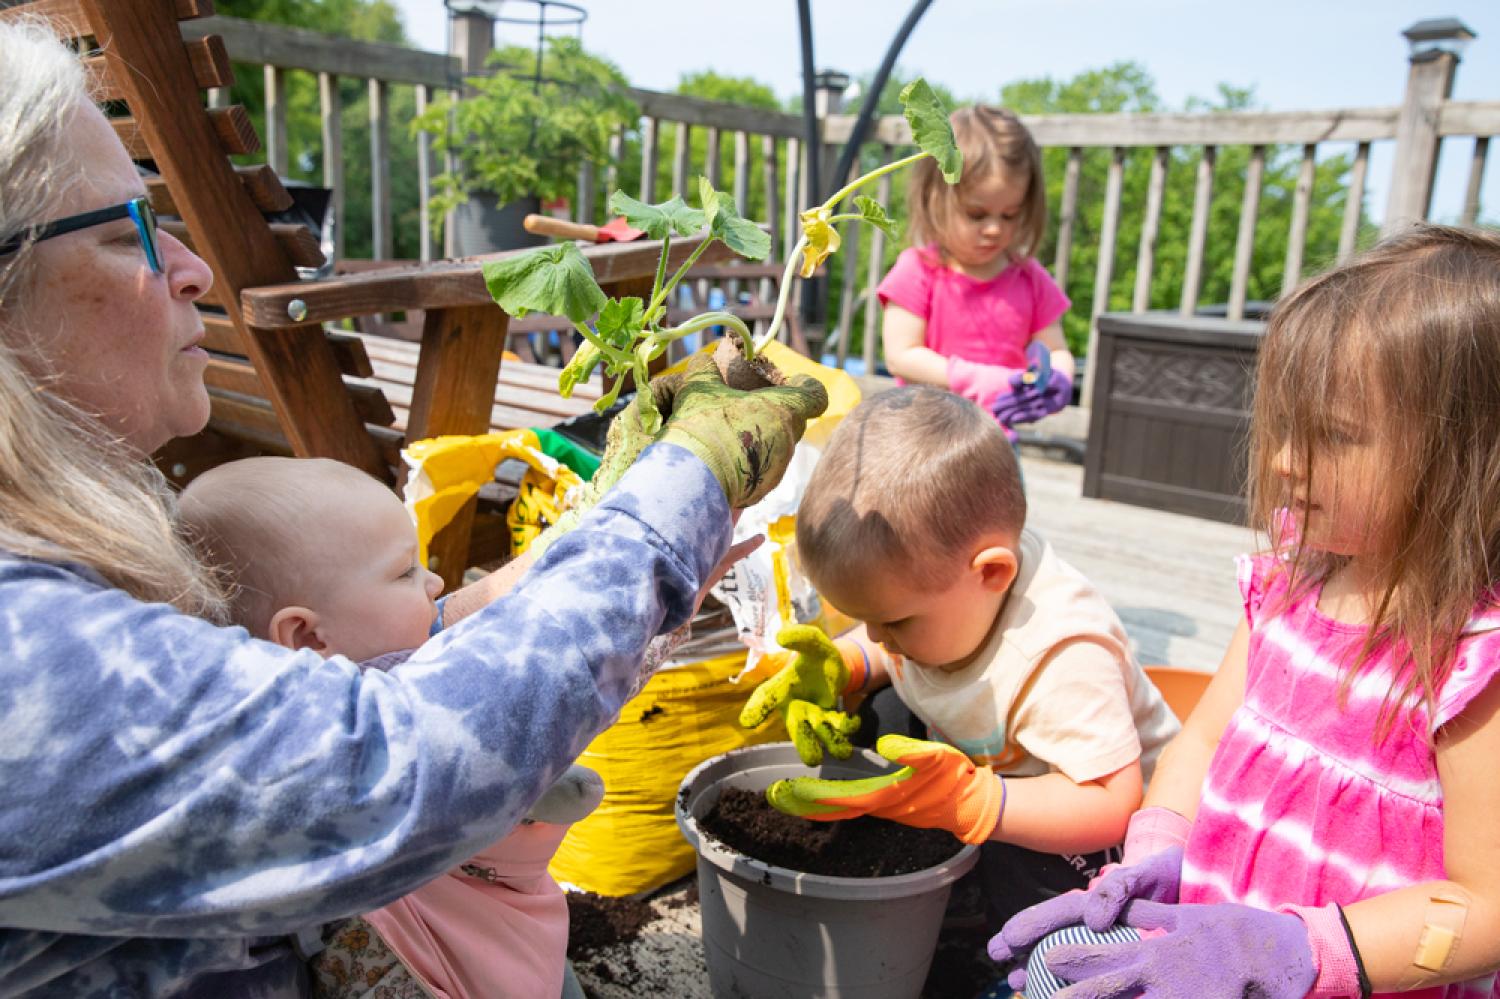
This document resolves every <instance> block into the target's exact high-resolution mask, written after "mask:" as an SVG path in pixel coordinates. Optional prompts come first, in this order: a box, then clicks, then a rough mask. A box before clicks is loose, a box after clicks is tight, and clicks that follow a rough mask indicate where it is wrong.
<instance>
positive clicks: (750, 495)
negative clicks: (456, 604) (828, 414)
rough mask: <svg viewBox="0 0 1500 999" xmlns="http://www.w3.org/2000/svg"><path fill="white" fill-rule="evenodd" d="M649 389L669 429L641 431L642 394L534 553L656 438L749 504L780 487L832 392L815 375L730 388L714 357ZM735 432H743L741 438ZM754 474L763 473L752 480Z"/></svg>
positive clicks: (732, 497) (574, 521)
mask: <svg viewBox="0 0 1500 999" xmlns="http://www.w3.org/2000/svg"><path fill="white" fill-rule="evenodd" d="M647 388H648V389H649V390H650V392H651V395H652V399H653V401H654V402H655V403H656V409H657V412H659V413H662V414H664V415H665V419H666V425H665V427H664V428H663V429H662V430H661V431H660V432H659V433H658V434H657V435H656V436H654V437H653V436H652V435H650V434H648V433H646V431H645V430H644V429H642V427H641V406H640V393H639V392H637V393H636V398H634V399H632V400H631V401H630V404H629V405H628V406H626V407H625V408H624V409H622V410H620V412H619V413H617V414H615V418H614V419H613V420H611V421H610V424H609V435H608V436H607V437H606V438H605V446H604V457H603V458H601V459H600V461H599V468H598V470H597V471H596V472H595V473H594V477H593V478H592V479H590V480H589V481H588V482H587V483H585V484H584V487H583V492H582V494H581V495H579V496H578V497H576V498H574V499H572V500H571V501H570V502H569V504H568V508H567V510H566V511H564V513H563V515H562V516H561V517H559V518H558V520H557V523H555V524H553V525H552V526H551V527H549V528H547V529H546V530H545V531H543V532H542V533H541V534H540V535H538V536H537V538H536V539H535V540H534V541H532V543H531V547H530V549H528V550H529V551H531V552H533V553H534V554H535V555H536V556H538V557H539V556H540V555H541V554H542V552H544V551H546V550H547V548H548V547H550V546H551V545H552V543H553V542H555V541H556V540H557V539H558V538H560V537H562V536H563V535H564V534H566V533H567V532H568V531H571V530H572V529H573V528H574V527H577V526H578V522H579V521H580V520H582V519H583V515H584V514H586V513H588V512H589V511H590V510H592V509H593V508H594V507H595V506H596V505H597V504H598V502H599V500H601V499H602V498H603V497H604V494H605V493H607V492H609V491H610V489H612V488H613V487H614V485H615V483H617V482H619V481H620V479H621V478H623V477H624V475H625V473H626V472H627V471H629V470H630V466H631V465H633V464H635V459H636V458H638V457H640V454H641V452H642V451H644V450H645V449H646V446H647V445H649V444H651V443H652V442H653V441H656V440H666V441H670V442H671V443H674V444H678V445H681V446H682V447H685V448H687V449H688V450H689V451H691V452H693V454H695V455H697V456H698V457H699V458H701V459H702V460H703V461H704V463H705V464H707V465H708V467H709V470H710V471H711V472H713V474H714V477H715V478H716V479H718V480H719V484H720V485H721V486H723V487H724V494H725V496H727V497H728V498H729V505H730V506H731V507H732V508H736V509H738V508H740V507H744V506H749V505H750V503H753V502H754V501H755V500H757V499H759V498H760V497H761V496H764V495H765V494H766V493H768V492H770V491H771V490H772V489H774V488H775V487H776V484H777V483H778V482H780V481H781V476H782V474H783V473H784V472H785V471H786V466H787V462H789V461H790V460H791V457H792V451H793V449H794V448H795V447H796V445H797V441H798V440H799V439H800V438H801V437H802V431H803V430H804V429H806V426H807V421H808V420H809V419H811V418H812V417H814V416H817V415H819V414H820V413H822V412H823V410H825V409H827V408H828V393H827V391H826V390H825V389H824V388H823V386H822V384H821V383H819V382H818V380H817V379H816V378H812V377H810V376H808V375H794V376H793V377H792V378H790V379H789V380H788V384H786V385H784V386H780V387H775V388H768V389H761V390H758V391H756V392H740V391H736V390H735V389H731V388H730V387H729V386H727V385H725V384H724V379H723V377H722V376H721V375H720V374H719V369H718V367H717V366H716V365H715V364H714V363H713V358H712V357H711V356H710V355H708V354H698V355H695V356H694V357H693V358H692V360H690V361H689V362H688V366H687V370H685V371H679V372H676V373H675V374H670V375H661V376H658V377H656V378H653V379H651V381H650V383H649V385H648V386H647ZM674 428H675V429H674ZM735 428H738V429H739V430H740V431H743V433H735ZM710 457H712V459H713V460H710ZM751 470H754V471H755V472H756V473H758V474H757V475H756V476H752V475H751V474H750V472H751ZM752 486H753V487H754V488H753V489H751V488H746V487H752ZM731 487H734V491H731ZM737 496H738V497H739V499H738V500H737V498H736V497H737Z"/></svg>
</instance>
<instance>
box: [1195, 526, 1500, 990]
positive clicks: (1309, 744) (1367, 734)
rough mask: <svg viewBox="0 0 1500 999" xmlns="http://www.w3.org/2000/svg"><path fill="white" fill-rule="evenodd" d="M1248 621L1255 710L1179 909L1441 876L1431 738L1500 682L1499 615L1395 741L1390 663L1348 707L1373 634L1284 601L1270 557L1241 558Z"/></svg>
mask: <svg viewBox="0 0 1500 999" xmlns="http://www.w3.org/2000/svg"><path fill="white" fill-rule="evenodd" d="M1239 570H1240V589H1241V591H1242V592H1243V594H1244V597H1245V613H1246V616H1247V618H1248V621H1249V625H1250V649H1249V659H1248V665H1247V674H1246V684H1245V699H1244V702H1243V703H1242V704H1241V705H1240V707H1239V708H1238V709H1237V710H1236V711H1235V713H1234V715H1233V717H1232V718H1231V719H1230V721H1229V725H1228V727H1227V728H1226V729H1225V730H1224V735H1223V737H1222V738H1221V739H1220V740H1219V746H1218V749H1217V750H1216V751H1215V753H1214V756H1213V761H1212V762H1211V763H1210V764H1209V769H1208V775H1207V778H1206V780H1205V781H1204V785H1203V795H1202V798H1201V800H1200V802H1199V805H1198V815H1197V818H1196V819H1194V821H1193V829H1192V833H1191V834H1190V835H1189V837H1188V841H1187V846H1186V847H1185V849H1184V854H1183V862H1182V889H1181V894H1180V899H1181V901H1183V902H1191V903H1214V902H1239V903H1243V904H1248V905H1253V906H1257V907H1259V908H1263V909H1273V908H1275V907H1276V906H1279V905H1286V904H1292V905H1309V906H1324V905H1327V904H1328V903H1330V902H1336V903H1338V904H1339V905H1349V904H1351V903H1353V902H1358V901H1361V900H1362V899H1366V898H1370V897H1372V896H1374V895H1380V894H1383V893H1385V892H1389V891H1392V890H1394V889H1397V888H1402V887H1404V886H1406V885H1411V884H1416V883H1418V882H1421V881H1427V880H1431V879H1436V878H1442V877H1443V876H1444V870H1445V868H1444V866H1443V789H1442V784H1441V783H1440V781H1439V780H1438V771H1437V760H1436V755H1435V753H1434V750H1433V744H1432V740H1431V738H1430V736H1431V735H1433V734H1434V733H1436V732H1437V730H1438V729H1439V728H1440V727H1441V726H1443V725H1444V724H1446V723H1447V722H1449V721H1451V720H1453V718H1454V717H1456V716H1457V715H1458V714H1459V713H1460V712H1461V711H1463V709H1464V708H1465V707H1467V706H1468V705H1469V702H1470V701H1472V700H1473V699H1474V698H1475V697H1476V696H1478V694H1479V693H1480V692H1481V691H1483V690H1484V689H1485V688H1486V687H1487V686H1489V685H1490V684H1491V683H1492V682H1494V679H1495V676H1496V675H1497V674H1500V607H1496V606H1494V605H1491V604H1485V605H1482V606H1480V607H1478V608H1476V609H1475V612H1474V615H1473V617H1472V618H1471V619H1470V620H1469V623H1468V625H1467V626H1466V627H1465V629H1464V634H1463V636H1462V637H1461V638H1460V640H1459V644H1458V649H1457V653H1456V655H1455V661H1454V664H1453V668H1452V671H1451V672H1450V673H1449V675H1448V677H1447V679H1446V680H1444V682H1443V684H1442V686H1441V688H1440V689H1439V692H1438V697H1437V711H1436V714H1434V715H1431V716H1429V715H1428V713H1427V711H1426V709H1425V708H1422V709H1417V710H1416V711H1415V712H1412V713H1411V714H1409V716H1408V717H1409V718H1410V721H1409V723H1408V722H1405V721H1403V722H1399V723H1398V724H1396V726H1395V727H1394V728H1393V729H1392V730H1391V732H1390V733H1389V734H1388V735H1386V736H1385V737H1383V738H1377V737H1376V733H1377V731H1378V729H1377V720H1378V718H1379V713H1380V706H1381V704H1382V703H1383V701H1384V699H1385V696H1386V693H1387V692H1388V691H1389V690H1390V689H1391V688H1392V686H1393V684H1394V683H1395V682H1396V676H1395V665H1394V661H1393V660H1394V657H1393V656H1392V655H1391V654H1390V653H1389V652H1382V653H1377V654H1376V656H1375V657H1374V659H1373V661H1370V662H1366V663H1365V664H1364V666H1362V667H1361V668H1360V672H1359V675H1358V676H1357V677H1356V678H1355V679H1354V681H1353V683H1352V685H1351V686H1350V688H1349V691H1348V699H1347V701H1346V703H1345V704H1344V705H1343V706H1342V707H1340V704H1339V687H1340V682H1341V679H1342V677H1343V675H1344V671H1345V668H1346V667H1344V666H1343V665H1342V663H1344V662H1346V661H1347V657H1348V656H1349V655H1350V654H1351V653H1352V652H1356V651H1358V649H1359V648H1360V646H1361V644H1362V643H1363V642H1364V638H1365V629H1364V628H1363V627H1362V626H1358V625H1351V624H1345V623H1343V622H1340V621H1336V620H1333V619H1332V618H1329V617H1327V616H1326V615H1324V614H1323V613H1321V612H1320V611H1319V610H1318V608H1317V601H1318V592H1317V591H1316V590H1314V591H1313V592H1310V593H1306V594H1301V595H1299V596H1297V597H1296V599H1294V600H1291V601H1290V602H1288V601H1287V577H1286V573H1285V572H1283V571H1282V569H1281V566H1280V565H1279V564H1278V561H1277V559H1276V558H1275V557H1274V556H1270V555H1259V556H1255V557H1253V558H1252V557H1246V558H1243V559H1242V560H1241V561H1240V566H1239ZM1495 988H1496V986H1495V976H1494V975H1485V976H1484V977H1482V978H1479V979H1476V980H1473V981H1469V982H1460V983H1455V984H1453V985H1447V986H1443V987H1440V988H1430V989H1423V990H1420V991H1414V992H1403V993H1401V995H1402V996H1403V997H1405V999H1412V997H1421V999H1480V997H1484V999H1488V997H1490V996H1491V995H1492V994H1496V993H1495V992H1494V990H1495Z"/></svg>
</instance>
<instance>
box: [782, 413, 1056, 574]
mask: <svg viewBox="0 0 1500 999" xmlns="http://www.w3.org/2000/svg"><path fill="white" fill-rule="evenodd" d="M1025 524H1026V494H1025V492H1024V491H1023V490H1022V488H1021V473H1020V468H1019V466H1018V465H1017V463H1016V455H1015V450H1014V449H1013V448H1012V447H1011V444H1010V441H1009V440H1007V439H1006V436H1005V433H1004V432H1003V431H1002V430H1001V429H1000V427H999V425H998V424H997V423H995V421H994V420H993V419H991V418H990V417H989V416H988V415H986V414H985V412H984V411H983V410H981V409H980V408H979V407H978V406H976V405H974V404H973V403H972V402H969V401H968V400H966V399H963V398H962V397H960V396H957V395H954V394H953V393H951V392H948V391H945V390H943V389H938V388H932V387H929V386H906V387H904V388H898V389H893V390H891V391H887V392H882V393H880V394H879V395H876V396H873V397H871V398H870V399H868V400H866V401H865V402H863V403H861V404H860V405H858V406H856V407H855V408H854V410H853V411H852V412H850V413H849V415H848V416H847V417H845V418H844V422H843V423H842V424H841V425H840V426H839V428H838V430H837V431H835V432H834V434H833V436H832V438H831V439H830V440H829V442H828V448H827V450H826V452H825V453H824V454H823V457H822V458H821V459H820V460H819V462H818V467H817V468H816V469H815V470H814V471H813V475H812V479H811V480H810V481H809V482H808V485H807V491H806V493H805V495H804V496H803V498H802V503H801V505H800V507H799V508H798V511H797V548H798V552H799V553H800V557H801V559H802V561H803V564H804V565H805V566H806V567H807V569H808V572H809V574H810V575H811V576H812V577H813V578H814V579H819V578H821V579H823V580H828V579H830V578H832V577H835V576H837V577H839V578H848V575H847V574H848V573H850V572H863V571H867V570H872V569H876V568H877V567H880V566H886V565H900V566H902V571H903V572H905V573H908V574H910V575H912V576H913V578H914V579H915V580H917V581H919V582H920V583H921V584H923V585H931V586H936V585H946V584H947V583H948V582H949V581H951V579H952V578H953V577H954V576H955V575H957V570H956V567H955V566H954V560H955V559H956V558H967V557H968V556H970V555H972V554H973V553H972V552H970V551H969V550H968V549H969V547H970V546H972V545H973V544H974V542H975V541H976V540H977V539H978V538H980V537H981V536H983V535H985V534H989V533H996V532H999V533H1004V534H1010V535H1018V534H1020V531H1021V528H1022V527H1024V526H1025Z"/></svg>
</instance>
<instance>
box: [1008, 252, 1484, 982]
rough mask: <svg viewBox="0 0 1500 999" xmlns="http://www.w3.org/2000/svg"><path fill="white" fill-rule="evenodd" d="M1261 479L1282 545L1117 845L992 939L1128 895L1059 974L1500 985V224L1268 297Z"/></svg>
mask: <svg viewBox="0 0 1500 999" xmlns="http://www.w3.org/2000/svg"><path fill="white" fill-rule="evenodd" d="M1250 481H1251V496H1252V501H1253V502H1252V507H1253V509H1254V511H1255V513H1256V519H1257V522H1258V523H1259V524H1260V525H1262V526H1264V527H1267V528H1271V530H1270V533H1271V542H1272V544H1271V548H1270V550H1269V551H1268V552H1266V553H1264V554H1261V555H1257V556H1253V557H1247V558H1245V559H1242V560H1241V563H1240V572H1239V579H1240V588H1241V591H1242V592H1243V594H1244V598H1245V620H1244V621H1243V622H1241V624H1240V628H1239V631H1238V632H1237V633H1236V635H1235V637H1234V639H1233V641H1232V642H1231V643H1230V647H1229V651H1228V653H1227V654H1226V655H1225V658H1224V662H1223V664H1222V665H1221V666H1220V668H1219V671H1218V673H1217V675H1216V676H1215V677H1214V679H1213V681H1212V683H1211V684H1210V685H1209V688H1208V691H1207V693H1206V694H1205V695H1204V698H1203V700H1202V702H1201V703H1200V704H1199V706H1198V708H1197V709H1196V710H1195V711H1194V712H1193V714H1192V716H1191V717H1190V718H1189V719H1188V721H1187V723H1186V725H1185V726H1184V728H1183V731H1182V734H1181V735H1180V736H1179V737H1178V738H1177V739H1176V740H1175V741H1174V742H1173V743H1171V744H1170V745H1169V746H1168V747H1167V749H1166V750H1165V751H1164V752H1163V754H1162V758H1161V761H1160V763H1159V764H1158V765H1157V769H1156V776H1155V779H1154V781H1153V783H1152V785H1151V787H1150V789H1149V790H1148V792H1147V794H1146V798H1145V804H1146V807H1145V808H1143V810H1142V811H1140V812H1138V813H1137V815H1136V816H1135V818H1134V819H1132V821H1131V827H1130V833H1129V835H1128V836H1127V839H1126V846H1125V860H1124V862H1123V863H1122V865H1121V866H1120V867H1119V868H1116V869H1115V870H1113V871H1112V872H1110V873H1108V874H1106V875H1105V876H1104V877H1102V878H1100V879H1099V880H1098V881H1096V882H1095V883H1094V884H1093V885H1092V886H1091V887H1090V889H1089V891H1088V892H1087V893H1079V894H1075V895H1070V896H1061V897H1059V898H1056V899H1053V900H1051V901H1049V902H1045V903H1042V904H1041V905H1039V906H1036V907H1033V908H1032V909H1030V910H1027V911H1026V912H1023V913H1021V914H1020V915H1018V916H1016V917H1015V918H1014V919H1013V920H1011V921H1010V922H1009V923H1008V924H1007V925H1006V926H1005V928H1004V929H1003V930H1002V931H1001V933H1000V935H999V936H998V937H996V938H995V940H994V941H992V943H991V954H992V955H993V956H995V957H996V959H998V960H1011V959H1015V958H1017V957H1021V956H1024V955H1025V953H1026V952H1027V951H1029V950H1030V949H1031V948H1032V946H1033V945H1034V944H1035V943H1036V942H1037V941H1038V940H1041V939H1042V938H1043V937H1044V936H1045V935H1046V934H1048V933H1050V932H1053V931H1056V930H1058V929H1059V928H1060V927H1062V926H1065V925H1067V924H1077V923H1080V922H1082V923H1083V924H1085V926H1086V927H1087V928H1088V929H1089V930H1092V931H1102V930H1104V929H1106V928H1107V927H1110V926H1111V925H1112V924H1116V923H1117V921H1118V923H1119V924H1121V925H1123V926H1126V927H1130V928H1133V929H1135V930H1137V931H1140V936H1141V939H1138V940H1136V941H1133V942H1129V943H1110V944H1102V943H1096V942H1091V943H1086V944H1072V945H1067V946H1057V947H1055V948H1053V949H1050V950H1048V951H1046V955H1045V962H1046V966H1047V970H1048V971H1050V972H1052V973H1054V974H1056V975H1057V976H1058V977H1059V978H1061V979H1063V980H1065V981H1074V982H1081V983H1082V984H1079V985H1076V986H1074V987H1072V988H1069V989H1067V990H1066V991H1065V992H1061V993H1059V994H1058V995H1059V999H1061V997H1062V996H1064V995H1066V996H1078V995H1087V996H1089V997H1090V999H1105V997H1109V996H1126V995H1130V996H1134V995H1141V994H1144V995H1147V996H1184V995H1197V996H1204V997H1208V996H1215V995H1236V996H1241V995H1255V996H1261V997H1265V999H1302V997H1303V996H1317V997H1325V996H1330V997H1331V996H1369V995H1371V994H1372V993H1374V994H1377V995H1388V994H1395V993H1402V994H1407V995H1412V994H1415V995H1420V996H1423V997H1430V999H1438V997H1442V999H1481V997H1490V996H1495V995H1500V992H1497V989H1496V981H1495V972H1496V970H1497V969H1500V823H1497V816H1500V781H1496V779H1495V768H1496V763H1497V761H1500V683H1495V682H1494V679H1495V676H1496V674H1497V673H1500V237H1497V236H1495V235H1494V234H1490V233H1485V232H1483V231H1480V230H1464V229H1454V228H1447V227H1441V226H1419V227H1416V228H1413V229H1410V230H1408V231H1406V232H1404V233H1402V234H1401V235H1399V236H1396V237H1394V238H1392V239H1390V240H1388V241H1386V242H1385V243H1383V244H1382V245H1381V246H1379V247H1377V248H1376V249H1375V250H1374V251H1372V252H1371V253H1369V254H1367V255H1366V256H1364V257H1363V258H1361V259H1358V260H1355V261H1353V262H1351V263H1349V264H1347V265H1345V266H1342V267H1339V268H1337V269H1335V270H1333V271H1330V272H1329V273H1327V274H1324V275H1323V276H1322V277H1319V278H1317V279H1315V280H1313V281H1311V282H1309V283H1307V284H1306V285H1304V286H1303V287H1302V288H1300V289H1298V291H1297V292H1295V293H1294V294H1293V295H1292V296H1291V297H1290V298H1289V299H1287V300H1286V301H1285V302H1283V303H1282V304H1281V305H1279V306H1278V307H1277V309H1276V311H1275V313H1274V314H1273V316H1272V318H1271V320H1270V325H1269V328H1268V329H1267V332H1266V337H1265V342H1264V344H1263V345H1262V347H1261V355H1260V372H1259V381H1258V385H1257V392H1256V401H1255V414H1254V420H1253V423H1252V430H1251V465H1250ZM1187 903H1191V904H1187ZM1075 938H1076V937H1075ZM1043 946H1044V947H1045V946H1046V945H1045V944H1044V945H1043ZM1032 967H1033V969H1035V967H1036V966H1035V965H1033V966H1032ZM1024 978H1025V974H1024V973H1019V974H1013V976H1012V983H1013V984H1019V983H1022V980H1023V979H1024ZM1033 984H1035V983H1033ZM1027 992H1028V994H1032V993H1036V994H1038V995H1040V994H1044V993H1043V992H1041V991H1039V990H1038V989H1035V988H1027Z"/></svg>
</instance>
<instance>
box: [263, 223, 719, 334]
mask: <svg viewBox="0 0 1500 999" xmlns="http://www.w3.org/2000/svg"><path fill="white" fill-rule="evenodd" d="M703 239H704V237H703V236H690V237H685V238H682V239H676V240H673V241H672V247H671V250H670V251H669V253H668V255H667V266H668V267H669V268H675V267H679V266H681V264H682V262H683V261H684V260H686V259H687V257H688V255H689V254H690V253H692V252H693V250H694V249H696V248H697V247H698V245H699V244H700V243H701V242H702V241H703ZM580 249H581V250H582V251H583V255H584V257H585V258H586V259H587V260H588V261H589V263H590V264H591V265H592V266H593V268H594V277H595V279H596V280H597V281H598V282H599V284H600V285H601V286H603V287H604V288H606V289H608V287H609V286H610V285H612V284H615V283H618V282H621V281H629V280H632V279H635V278H649V277H651V276H653V275H654V274H655V273H656V261H657V258H658V256H659V255H660V253H661V244H660V243H659V242H658V241H656V240H652V239H639V240H635V241H633V242H629V243H596V244H594V245H592V246H582V247H580ZM525 252H527V251H526V250H507V251H505V252H504V253H492V254H486V255H484V256H480V257H466V258H464V259H462V260H445V261H441V262H439V263H432V264H421V265H417V266H407V267H403V266H400V265H393V266H391V267H387V268H381V269H379V270H372V271H367V272H364V273H360V274H346V275H335V276H334V277H330V278H324V279H322V280H319V281H306V282H292V283H289V284H277V285H266V286H264V287H260V288H247V289H245V290H244V291H242V292H241V293H240V306H241V308H242V309H243V310H244V314H245V321H246V322H247V323H249V324H250V325H251V326H256V327H259V328H261V329H283V328H286V327H289V326H301V325H303V324H306V323H322V322H331V321H333V320H337V319H344V318H347V317H349V316H362V315H369V314H371V313H376V312H397V311H405V310H406V309H447V308H454V307H460V306H475V305H491V304H493V303H494V299H493V298H491V297H490V293H489V289H488V288H486V287H485V283H484V273H483V271H482V269H481V268H482V266H483V264H484V263H485V261H488V260H503V259H505V258H506V257H513V256H515V255H517V254H519V253H525ZM733 255H734V251H733V250H731V249H730V248H729V247H727V246H725V245H724V244H723V243H722V242H718V241H716V242H715V243H714V244H713V245H712V246H710V247H709V248H708V249H707V250H705V251H704V253H703V256H701V257H699V258H698V259H699V260H700V261H707V262H710V263H712V262H715V261H719V260H726V259H728V258H729V257H731V256H733ZM298 299H300V300H301V301H302V304H303V306H304V307H305V308H306V310H307V311H306V312H305V313H299V315H298V316H297V317H296V318H295V319H294V318H292V317H291V316H289V315H288V314H287V306H288V305H289V304H290V303H291V302H292V301H294V300H298Z"/></svg>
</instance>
